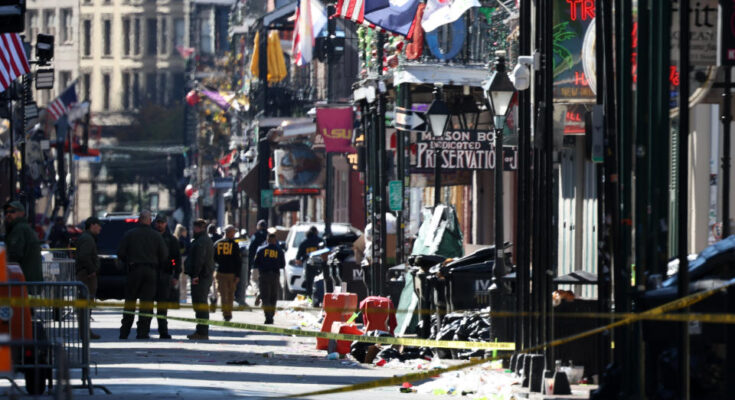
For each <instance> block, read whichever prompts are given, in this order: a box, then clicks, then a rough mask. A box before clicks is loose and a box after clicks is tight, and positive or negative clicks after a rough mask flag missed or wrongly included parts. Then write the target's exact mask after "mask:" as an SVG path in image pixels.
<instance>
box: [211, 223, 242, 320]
mask: <svg viewBox="0 0 735 400" xmlns="http://www.w3.org/2000/svg"><path fill="white" fill-rule="evenodd" d="M235 232H237V229H236V228H235V227H234V226H232V225H228V226H227V227H226V228H225V237H224V238H222V239H220V240H218V241H217V242H216V243H215V244H214V261H215V262H216V263H217V286H218V287H219V295H220V298H221V299H222V316H223V317H224V319H225V321H229V320H231V319H232V305H233V302H234V301H235V286H236V285H237V284H238V283H239V282H240V269H241V266H242V256H241V255H240V247H239V246H238V245H237V242H236V241H235Z"/></svg>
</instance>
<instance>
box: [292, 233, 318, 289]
mask: <svg viewBox="0 0 735 400" xmlns="http://www.w3.org/2000/svg"><path fill="white" fill-rule="evenodd" d="M321 242H322V239H321V238H320V237H319V231H318V230H317V229H316V226H312V227H311V228H309V231H308V232H306V239H304V241H303V242H301V244H300V245H299V250H298V252H296V263H297V264H298V265H301V266H302V267H303V268H304V283H303V286H302V287H303V288H304V289H306V297H311V291H312V289H313V288H312V286H313V285H314V275H316V271H314V269H313V268H309V267H308V266H307V265H306V260H308V259H309V253H311V252H312V251H316V250H319V244H320V243H321Z"/></svg>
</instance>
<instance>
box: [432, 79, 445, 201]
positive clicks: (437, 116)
mask: <svg viewBox="0 0 735 400" xmlns="http://www.w3.org/2000/svg"><path fill="white" fill-rule="evenodd" d="M426 115H427V116H428V117H429V125H430V126H431V132H432V133H433V135H434V137H435V138H437V139H438V138H441V137H442V136H444V131H445V130H446V128H447V122H448V121H449V115H450V112H449V106H447V103H445V102H444V100H442V95H441V87H440V86H439V85H434V101H432V102H431V104H430V105H429V109H428V110H426ZM440 153H441V149H439V148H435V149H434V207H436V206H438V205H439V203H440V202H441V196H440V194H441V157H440V156H439V155H440Z"/></svg>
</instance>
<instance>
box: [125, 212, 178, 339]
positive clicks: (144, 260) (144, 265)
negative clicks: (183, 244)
mask: <svg viewBox="0 0 735 400" xmlns="http://www.w3.org/2000/svg"><path fill="white" fill-rule="evenodd" d="M167 257H168V249H167V248H166V243H165V242H164V241H163V238H162V237H161V235H160V234H159V233H158V232H156V231H155V230H153V228H152V227H151V212H150V211H148V210H144V211H141V213H140V216H139V217H138V226H136V227H135V228H133V229H131V230H129V231H127V232H125V235H124V236H123V238H122V240H121V241H120V246H119V247H118V249H117V258H118V260H120V261H121V262H122V263H123V264H124V265H125V267H126V269H127V271H128V275H127V280H126V282H125V306H124V308H123V310H124V312H123V317H122V325H121V326H120V339H127V338H128V335H129V334H130V329H131V328H132V326H133V320H134V319H135V315H134V314H132V313H134V312H135V303H136V301H137V300H138V299H140V312H141V314H151V313H153V300H154V298H155V296H156V282H157V277H158V273H159V271H161V270H163V269H165V268H166V259H167ZM150 328H151V317H150V316H138V329H137V331H136V339H150V336H149V332H150Z"/></svg>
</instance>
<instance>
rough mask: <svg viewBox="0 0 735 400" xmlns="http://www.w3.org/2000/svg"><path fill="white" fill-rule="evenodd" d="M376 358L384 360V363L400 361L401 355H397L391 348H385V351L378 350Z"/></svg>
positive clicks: (396, 351)
mask: <svg viewBox="0 0 735 400" xmlns="http://www.w3.org/2000/svg"><path fill="white" fill-rule="evenodd" d="M376 358H380V359H383V360H385V361H386V362H390V361H391V360H393V359H395V358H397V359H399V360H400V359H401V353H399V352H398V350H396V349H394V348H393V347H386V348H385V349H383V350H380V353H378V355H377V356H376Z"/></svg>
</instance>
